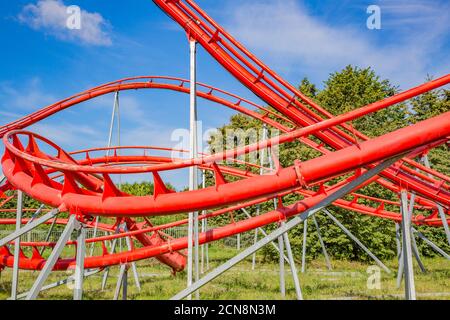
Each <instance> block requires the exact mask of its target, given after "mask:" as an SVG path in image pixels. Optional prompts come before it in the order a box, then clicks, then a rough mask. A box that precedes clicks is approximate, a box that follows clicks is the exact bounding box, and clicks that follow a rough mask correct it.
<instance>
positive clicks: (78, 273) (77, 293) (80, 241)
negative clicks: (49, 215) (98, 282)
mask: <svg viewBox="0 0 450 320" xmlns="http://www.w3.org/2000/svg"><path fill="white" fill-rule="evenodd" d="M77 229H78V230H77V232H78V234H77V258H76V259H77V260H76V266H75V276H74V278H75V285H74V288H73V290H74V291H73V299H74V300H82V299H83V281H84V257H85V256H86V243H85V241H86V228H84V226H83V225H82V224H81V223H79V225H78V227H77Z"/></svg>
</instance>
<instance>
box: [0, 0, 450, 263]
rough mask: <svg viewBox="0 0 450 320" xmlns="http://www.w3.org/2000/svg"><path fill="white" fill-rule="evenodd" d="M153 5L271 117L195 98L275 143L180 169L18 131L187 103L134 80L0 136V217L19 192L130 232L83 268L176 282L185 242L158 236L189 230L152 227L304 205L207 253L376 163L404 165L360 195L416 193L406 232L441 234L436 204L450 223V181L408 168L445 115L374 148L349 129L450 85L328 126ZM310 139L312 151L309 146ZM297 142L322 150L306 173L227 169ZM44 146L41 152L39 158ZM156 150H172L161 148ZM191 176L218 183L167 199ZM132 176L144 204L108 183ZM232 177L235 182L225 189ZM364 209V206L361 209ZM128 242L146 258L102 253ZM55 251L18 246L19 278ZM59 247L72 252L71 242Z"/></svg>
mask: <svg viewBox="0 0 450 320" xmlns="http://www.w3.org/2000/svg"><path fill="white" fill-rule="evenodd" d="M153 1H154V2H155V3H156V4H157V5H158V6H159V7H160V8H161V9H162V10H164V12H166V13H167V14H168V15H169V16H170V17H172V18H173V19H174V20H175V21H176V22H177V23H178V24H180V25H181V26H182V27H183V28H184V29H185V30H186V32H187V34H188V36H189V37H190V38H191V39H194V40H196V41H197V42H199V43H200V44H201V45H202V46H203V47H204V48H205V49H206V51H208V52H209V53H210V54H211V55H212V56H213V58H214V59H216V60H217V61H218V62H219V63H220V64H221V65H222V66H223V67H224V68H225V69H226V70H228V71H229V72H230V73H231V74H232V75H233V76H234V77H235V78H237V79H238V80H239V81H240V82H241V83H242V84H244V85H245V86H246V87H248V88H249V89H250V90H251V91H252V92H253V93H255V94H256V95H257V96H258V97H260V98H261V99H262V100H263V101H264V102H266V103H267V104H268V105H270V106H271V107H273V108H274V109H275V110H276V111H277V112H273V111H272V110H270V109H268V108H264V107H261V106H259V105H257V104H255V103H252V102H250V101H249V100H246V99H242V98H240V97H238V96H236V95H233V94H230V93H227V92H225V91H223V90H220V89H217V88H214V87H211V86H208V85H204V84H198V85H199V90H198V93H197V94H198V96H199V97H200V98H203V99H207V100H209V101H212V102H215V103H217V104H219V105H223V106H226V107H228V108H231V109H233V110H236V111H238V112H241V113H243V114H245V115H248V116H250V117H253V118H255V119H258V120H260V121H261V122H263V123H265V124H267V125H269V126H271V127H274V128H277V129H279V130H280V131H281V132H282V134H281V135H280V136H278V137H272V138H271V139H268V140H266V141H262V142H259V143H256V144H253V145H250V146H246V147H243V148H238V149H236V150H228V151H225V152H223V153H218V154H213V155H202V156H201V157H199V158H198V159H187V160H185V159H173V158H169V157H163V156H155V155H148V154H146V153H145V152H144V154H143V155H135V154H133V155H123V154H122V152H123V151H125V150H128V149H130V148H127V147H125V148H112V149H111V150H114V155H113V156H104V155H103V156H93V153H95V151H99V150H103V151H104V149H96V150H84V151H83V152H82V153H81V152H78V153H72V154H70V153H68V152H66V151H65V150H63V149H62V148H61V147H59V146H57V145H56V144H54V143H53V142H52V141H50V140H48V139H46V138H45V137H42V136H39V135H37V134H35V133H32V132H28V131H23V129H25V128H26V127H28V126H30V125H32V124H34V123H36V122H39V121H41V120H43V119H45V118H47V117H49V116H51V115H53V114H55V113H57V112H59V111H61V110H64V109H67V108H69V107H71V106H74V105H77V104H80V103H82V102H84V101H88V100H90V99H93V98H95V97H98V96H101V95H105V94H108V93H115V92H119V91H123V90H132V89H164V90H171V91H177V92H182V93H185V94H188V93H189V86H188V84H189V82H188V81H186V80H183V79H179V78H169V77H135V78H127V79H122V80H119V81H116V82H111V83H108V84H105V85H102V86H99V87H96V88H93V89H91V90H88V91H85V92H82V93H79V94H77V95H75V96H72V97H70V98H68V99H65V100H63V101H60V102H58V103H55V104H53V105H50V106H48V107H46V108H44V109H42V110H39V111H37V112H35V113H33V114H32V115H30V116H27V117H24V118H22V119H19V120H17V121H15V122H13V123H10V124H8V125H6V126H3V127H0V137H2V138H3V142H4V144H5V147H6V151H5V155H4V156H3V158H2V168H3V171H4V173H5V176H6V178H7V182H6V183H4V184H3V185H1V186H0V201H1V202H0V211H1V207H2V206H3V205H5V204H6V203H7V202H8V201H10V200H11V199H12V197H11V196H10V195H6V192H7V191H12V190H14V189H19V190H21V191H23V192H25V193H26V194H28V195H29V196H31V197H33V198H34V199H36V200H38V201H40V202H42V203H44V204H46V205H48V206H51V207H56V208H59V209H60V211H68V212H69V213H71V214H76V215H77V217H78V218H79V219H80V220H83V222H84V223H85V224H86V225H87V226H88V227H92V217H93V216H105V217H109V218H114V219H115V223H112V224H101V226H100V228H102V229H103V230H105V231H108V232H112V231H114V230H116V229H120V227H119V226H120V225H122V224H123V223H125V224H126V225H127V230H128V231H125V230H119V233H118V234H116V235H107V236H104V237H96V238H92V239H88V240H87V242H88V243H99V244H101V245H102V248H103V254H102V255H100V256H94V257H87V258H86V260H85V267H86V268H102V267H106V266H111V265H116V264H120V263H127V262H131V261H137V260H142V259H146V258H151V257H156V258H157V259H158V260H160V261H161V262H162V263H164V264H167V265H169V266H171V267H172V268H173V269H174V271H179V270H182V269H183V268H184V264H185V260H184V256H183V254H182V253H181V252H178V251H180V250H184V249H185V248H187V246H188V243H187V238H179V239H172V238H170V237H168V236H167V235H166V234H164V232H163V230H166V229H168V228H171V227H174V226H180V225H184V224H186V223H187V220H186V219H184V220H178V221H176V222H172V223H169V224H165V225H160V226H154V225H152V223H151V222H150V221H149V220H148V217H151V216H157V215H171V214H176V213H185V212H191V211H200V210H215V211H213V212H210V213H208V214H206V215H203V216H201V219H205V218H207V217H214V216H218V215H223V214H230V215H232V213H233V211H236V210H240V209H242V208H245V207H249V206H253V205H256V204H258V203H262V202H267V201H269V200H271V199H274V198H281V197H282V196H284V195H286V194H289V193H296V194H298V195H299V196H300V198H301V200H299V201H298V202H297V203H294V204H293V205H290V206H287V207H285V206H283V204H282V203H281V202H279V207H278V208H276V209H275V210H273V211H270V212H267V213H264V214H261V215H259V216H255V217H251V218H249V219H246V220H243V221H238V222H235V221H234V220H233V219H231V221H230V223H229V224H228V225H225V226H222V227H219V228H216V229H213V230H209V231H208V232H205V233H202V234H201V235H200V239H199V241H200V244H203V243H207V242H212V241H216V240H219V239H222V238H225V237H228V236H231V235H234V234H238V233H242V232H245V231H249V230H252V229H255V228H258V227H262V226H265V225H268V224H271V223H276V222H280V221H284V220H286V219H287V218H289V217H291V216H293V215H296V214H299V213H301V212H304V211H305V210H307V209H308V208H310V207H311V206H314V205H315V204H317V203H318V202H320V201H321V200H323V199H324V198H325V197H327V196H329V195H330V194H332V193H334V192H335V191H337V190H339V189H340V188H342V187H344V186H346V185H347V184H348V183H349V182H350V181H352V180H353V179H354V178H355V177H358V176H359V175H361V174H362V173H364V172H365V171H367V170H368V169H370V168H372V167H374V166H375V165H376V164H378V163H379V162H381V161H383V160H386V159H389V158H392V157H396V156H398V155H405V154H406V156H405V157H404V158H403V159H401V160H400V161H398V162H397V163H396V164H395V165H393V166H391V167H390V168H388V169H386V170H384V171H382V172H381V173H380V174H379V176H376V177H374V178H373V179H371V180H370V181H368V182H367V183H365V184H364V185H363V186H365V185H368V184H370V183H378V184H379V185H381V186H383V187H384V188H386V189H389V190H391V191H392V192H394V193H398V192H399V191H400V190H401V189H407V190H409V191H410V192H413V193H415V194H416V208H417V209H420V210H421V212H424V213H423V214H421V215H417V216H414V218H413V222H414V223H416V224H426V225H432V226H440V225H442V221H441V220H440V219H439V218H438V216H437V204H436V203H439V204H440V205H442V206H443V207H444V210H445V213H446V214H447V215H448V214H449V207H450V184H449V183H450V178H449V177H447V176H445V175H443V174H441V173H439V172H437V171H435V170H432V169H429V168H426V167H424V166H422V165H421V164H419V163H416V162H415V161H413V159H414V158H416V157H417V156H420V155H422V154H425V153H427V152H428V151H429V150H430V149H432V148H434V147H436V146H439V145H440V144H443V143H447V142H448V138H449V136H450V112H449V113H445V114H442V115H440V116H437V117H435V118H432V119H428V120H426V121H423V122H420V123H418V124H416V125H414V126H410V127H407V128H403V129H399V130H397V131H395V132H392V133H389V134H386V135H384V136H381V137H377V138H373V139H369V138H368V137H366V136H365V135H363V134H362V133H360V132H358V131H356V130H354V128H353V127H352V126H351V125H349V124H347V122H350V121H352V120H354V119H357V118H360V117H362V116H364V115H367V114H370V113H373V112H377V111H379V110H381V109H384V108H387V107H389V106H392V105H394V104H396V103H399V102H403V101H406V100H407V99H410V98H412V97H415V96H417V95H420V94H422V93H425V92H428V91H430V90H433V89H436V88H438V87H441V86H443V85H446V84H448V83H450V75H446V76H444V77H442V78H439V79H437V80H434V81H430V82H429V83H426V84H423V85H421V86H418V87H416V88H413V89H411V90H408V91H405V92H403V93H400V94H397V95H395V96H393V97H390V98H387V99H385V100H382V101H379V102H376V103H373V104H370V105H368V106H365V107H362V108H359V109H356V110H354V111H352V112H349V113H347V114H343V115H340V116H336V117H334V116H333V115H331V114H330V113H329V112H327V111H326V110H324V109H323V108H321V107H320V106H319V105H317V104H316V103H315V102H314V101H312V100H310V99H309V98H308V97H306V96H304V95H303V94H302V93H301V92H299V91H298V90H297V89H296V88H295V87H293V86H292V85H290V84H288V83H287V82H285V81H284V80H283V79H282V78H281V77H279V76H278V75H277V74H276V73H275V72H273V71H272V70H270V69H269V68H268V67H267V66H265V65H264V64H263V63H262V62H261V61H259V60H258V59H257V58H256V57H255V56H253V55H252V54H251V53H250V52H249V51H248V50H246V49H245V48H244V47H243V46H242V45H241V44H240V43H238V42H237V41H236V40H234V39H233V38H232V37H231V36H230V35H229V34H228V33H227V32H226V31H225V30H224V29H223V28H221V27H220V26H219V25H218V24H217V23H215V22H214V21H213V20H212V19H211V18H210V17H209V16H208V15H207V14H206V13H205V12H203V11H202V10H201V9H200V8H199V7H198V6H197V5H196V4H195V3H194V2H193V1H191V0H153ZM310 136H313V137H314V138H317V139H318V140H320V142H319V143H318V142H316V141H315V139H311V138H310ZM294 140H300V141H301V142H302V143H304V144H306V145H308V146H309V147H311V148H313V149H315V150H317V151H319V152H320V153H321V154H322V156H321V157H318V158H315V159H311V160H309V161H305V162H302V163H300V162H298V161H297V162H295V164H294V165H292V166H290V167H287V168H282V167H280V166H279V164H278V163H276V164H277V166H276V170H274V171H269V172H266V173H265V174H262V175H259V174H255V173H254V172H253V171H257V170H253V171H252V170H251V167H253V168H258V166H255V165H251V164H246V163H239V162H237V161H236V160H233V159H236V157H238V156H240V155H245V154H249V153H251V152H255V151H259V150H263V149H266V148H270V147H273V146H275V145H278V144H284V143H287V142H291V141H294ZM43 146H45V148H42V147H43ZM135 148H136V147H135ZM44 149H45V150H48V149H51V150H53V151H54V153H53V154H51V153H50V152H44V151H43V150H44ZM153 150H154V149H153ZM161 150H163V151H170V149H164V148H161V149H160V151H161ZM147 151H148V150H147ZM80 154H84V157H83V158H82V159H79V160H76V156H80ZM224 160H227V161H230V160H233V161H234V162H233V163H232V165H224V164H220V162H222V161H224ZM233 164H240V165H242V166H244V167H247V169H246V170H242V169H239V168H237V167H236V166H233ZM192 166H198V167H199V168H201V169H203V170H206V171H210V172H212V173H213V175H214V177H215V184H214V185H212V186H209V187H207V188H204V189H200V190H196V191H185V192H175V191H172V190H169V189H168V188H167V186H166V184H165V183H164V181H163V180H162V178H161V173H162V172H164V171H168V170H177V169H182V168H188V167H192ZM138 173H140V174H142V173H147V174H148V175H149V177H150V176H153V182H154V193H153V194H152V195H147V196H144V197H137V196H132V195H129V194H126V193H124V192H122V191H121V190H119V188H118V187H117V186H116V185H115V184H114V182H113V180H114V176H115V175H131V174H138ZM228 176H232V177H233V178H234V179H235V180H236V179H237V181H234V182H231V181H230V182H229V181H227V177H228ZM61 180H62V182H61ZM336 181H338V182H336ZM363 186H360V187H363ZM351 198H352V199H339V200H337V201H335V202H334V203H333V204H334V205H335V206H339V207H341V208H345V209H348V210H352V211H356V212H359V213H362V214H368V215H374V216H378V217H381V218H386V219H391V220H394V221H400V220H401V217H400V215H399V213H397V212H391V211H389V210H387V209H386V208H385V205H388V206H390V207H399V203H398V202H394V201H387V200H384V199H378V198H373V197H367V196H364V195H361V194H358V193H356V192H355V191H354V192H353V193H352V194H351ZM361 199H362V200H364V201H363V202H364V203H360V201H359V200H361ZM367 202H370V203H372V204H373V206H370V205H368V204H367ZM5 212H6V211H5ZM136 217H143V218H144V221H145V222H140V223H137V222H136V220H134V218H136ZM56 221H57V223H60V224H65V223H67V220H64V219H59V220H56ZM14 222H15V220H11V219H3V220H0V224H12V223H14ZM26 222H27V220H24V223H26ZM124 237H132V238H133V239H135V241H137V242H138V243H140V245H141V246H143V247H141V248H136V247H133V248H132V250H131V251H126V252H120V253H109V252H108V250H107V249H106V245H105V241H108V240H113V239H121V238H124ZM53 245H54V243H51V242H47V243H42V242H24V243H22V247H24V248H25V247H31V248H32V255H31V256H29V257H28V256H26V255H25V254H24V253H23V252H22V251H21V259H20V261H19V263H20V267H21V268H24V269H32V270H37V269H41V268H42V266H43V265H44V264H45V259H44V258H43V257H42V255H41V254H40V252H39V250H38V248H39V247H43V248H48V247H52V246H53ZM67 245H76V243H75V242H69V243H67ZM13 260H14V258H13V256H12V255H11V253H10V252H9V250H8V248H7V247H3V248H1V249H0V266H8V267H10V266H12V264H13ZM74 265H75V259H74V258H66V259H59V260H58V261H57V263H56V265H55V268H54V269H55V270H66V269H68V268H72V267H74Z"/></svg>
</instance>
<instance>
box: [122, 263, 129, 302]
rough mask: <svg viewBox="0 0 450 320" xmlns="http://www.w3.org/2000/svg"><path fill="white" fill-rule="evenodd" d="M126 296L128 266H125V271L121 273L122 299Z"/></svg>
mask: <svg viewBox="0 0 450 320" xmlns="http://www.w3.org/2000/svg"><path fill="white" fill-rule="evenodd" d="M127 298H128V267H126V268H125V273H124V275H123V282H122V300H127Z"/></svg>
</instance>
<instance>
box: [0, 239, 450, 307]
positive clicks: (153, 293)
mask: <svg viewBox="0 0 450 320" xmlns="http://www.w3.org/2000/svg"><path fill="white" fill-rule="evenodd" d="M235 254H236V250H235V249H232V248H229V247H225V246H213V247H212V248H211V249H210V269H212V268H214V267H215V266H218V265H220V264H222V263H223V262H225V261H226V260H227V259H229V258H231V257H233V256H234V255H235ZM261 260H262V257H261V256H258V263H257V265H256V268H255V270H254V271H252V270H251V259H250V258H248V259H247V260H245V261H243V262H241V263H240V264H238V265H237V266H235V267H234V268H232V269H231V270H229V271H227V272H226V273H225V274H223V275H222V276H220V277H219V278H217V279H215V280H214V281H213V282H211V283H209V284H208V285H206V286H205V287H203V288H202V289H201V293H200V296H201V299H225V300H236V299H249V300H268V299H275V300H278V299H282V297H281V295H280V293H279V272H278V264H277V263H263V262H262V261H261ZM424 264H425V266H426V267H427V269H428V270H427V271H428V272H427V273H425V274H423V273H421V272H420V270H419V269H418V267H417V265H414V267H415V269H414V270H415V283H416V291H417V293H418V299H445V300H450V261H448V260H445V259H444V258H433V259H424ZM332 265H333V270H332V271H328V270H327V269H326V266H325V261H323V260H315V261H310V262H308V264H307V272H306V273H304V274H302V273H300V272H299V278H300V283H301V287H302V292H303V295H304V298H305V299H403V294H404V293H403V287H401V288H400V289H397V288H396V279H395V276H396V268H397V263H396V261H394V260H393V261H388V262H386V265H387V266H388V267H389V268H390V269H391V270H392V273H391V274H387V273H385V272H383V271H382V272H381V289H379V290H378V289H372V290H369V289H368V288H367V280H368V276H369V274H368V273H367V268H368V267H369V265H368V264H361V263H358V262H348V261H336V260H334V261H332ZM137 267H138V272H139V277H140V282H141V286H142V290H141V292H138V290H137V288H136V286H135V284H134V281H133V276H132V272H131V269H130V272H129V287H128V299H136V300H146V299H168V298H170V297H171V296H173V295H174V294H176V293H177V292H178V291H180V290H182V289H183V288H184V287H185V285H186V277H185V273H180V274H177V275H176V276H173V275H171V273H170V270H168V268H167V267H165V266H162V265H160V264H158V263H156V262H154V261H153V260H151V261H141V262H139V263H138V264H137ZM285 268H286V297H285V299H295V290H294V286H293V281H292V277H291V273H290V269H289V266H288V265H287V264H286V267H285ZM297 268H298V269H300V265H299V264H297ZM102 274H103V273H98V274H95V275H93V276H91V277H89V278H87V279H86V280H85V283H84V299H86V300H92V299H99V300H102V299H112V297H113V295H114V289H115V285H116V281H117V275H118V267H113V268H111V272H110V278H109V281H108V286H107V289H106V290H105V291H101V280H102ZM69 275H71V272H67V273H66V272H59V273H52V275H51V276H50V278H49V280H48V281H47V283H51V282H53V281H57V280H60V279H63V278H65V277H67V276H69ZM36 276H37V272H28V271H21V272H20V282H19V290H20V291H21V292H23V291H24V290H28V289H29V288H31V286H32V283H33V280H34V279H35V277H36ZM10 290H11V270H10V269H7V270H4V271H3V272H2V273H1V279H0V299H2V300H3V299H7V298H8V297H9V296H10ZM39 298H41V299H72V291H71V289H70V287H69V286H67V285H63V286H60V287H58V288H54V289H51V290H48V291H45V292H42V293H41V295H40V297H39Z"/></svg>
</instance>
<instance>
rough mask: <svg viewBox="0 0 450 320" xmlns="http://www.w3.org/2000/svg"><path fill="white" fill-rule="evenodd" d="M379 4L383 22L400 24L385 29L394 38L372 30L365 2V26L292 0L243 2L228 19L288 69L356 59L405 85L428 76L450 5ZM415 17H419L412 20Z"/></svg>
mask: <svg viewBox="0 0 450 320" xmlns="http://www.w3.org/2000/svg"><path fill="white" fill-rule="evenodd" d="M380 6H381V10H382V28H388V27H389V28H394V27H396V29H395V30H394V29H389V30H388V31H387V30H383V31H381V32H392V33H391V35H392V34H395V35H396V36H395V37H392V38H393V39H394V38H395V41H394V40H388V39H383V41H382V42H380V41H377V40H379V39H376V37H373V34H370V32H372V33H373V32H377V31H369V30H367V29H366V28H365V25H366V24H365V21H366V18H367V17H368V16H367V15H366V11H365V8H361V24H360V27H356V26H355V24H353V25H352V26H350V25H348V26H345V25H344V26H342V25H340V26H334V25H332V24H330V23H328V22H327V21H325V20H322V19H320V18H317V17H315V16H313V15H312V14H310V13H309V12H308V9H307V8H306V6H303V5H302V3H301V2H299V1H293V0H268V1H261V2H256V3H255V1H252V2H251V3H250V2H244V3H243V4H242V5H240V6H238V7H235V9H231V11H230V12H229V16H228V17H227V22H226V25H227V29H228V30H229V31H230V32H231V33H232V34H233V35H235V36H236V37H237V38H238V39H239V40H241V41H242V42H243V43H244V44H246V45H248V46H249V47H250V48H251V49H252V50H255V51H256V53H258V55H263V56H264V60H267V59H269V62H271V64H272V65H274V64H275V65H277V67H278V69H282V70H283V72H285V73H286V74H289V73H294V74H295V75H298V73H299V72H300V73H301V74H303V75H305V74H308V75H313V74H314V75H320V78H321V79H325V78H326V77H327V75H328V73H330V72H334V71H337V70H339V69H340V68H342V67H344V66H345V65H347V64H353V65H358V66H360V67H366V66H372V67H374V69H375V70H376V71H377V73H380V74H381V75H382V76H383V77H387V78H389V79H391V80H393V82H395V83H398V84H401V85H402V87H407V86H410V85H413V84H418V83H421V82H423V80H424V78H425V76H426V74H427V72H429V70H430V69H432V70H434V68H435V64H439V62H438V61H433V55H432V54H433V53H434V52H435V51H436V50H439V48H440V45H442V44H443V43H445V41H446V39H447V38H448V36H449V34H448V25H449V24H450V15H449V11H450V10H449V5H448V4H445V3H441V4H439V3H434V4H433V5H430V3H429V2H428V1H427V2H425V1H423V0H413V1H403V0H400V1H383V2H380ZM412 19H416V20H414V22H413V23H412V24H411V23H410V22H411V20H412ZM398 25H401V27H398ZM442 63H444V62H442ZM442 73H445V70H442Z"/></svg>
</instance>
